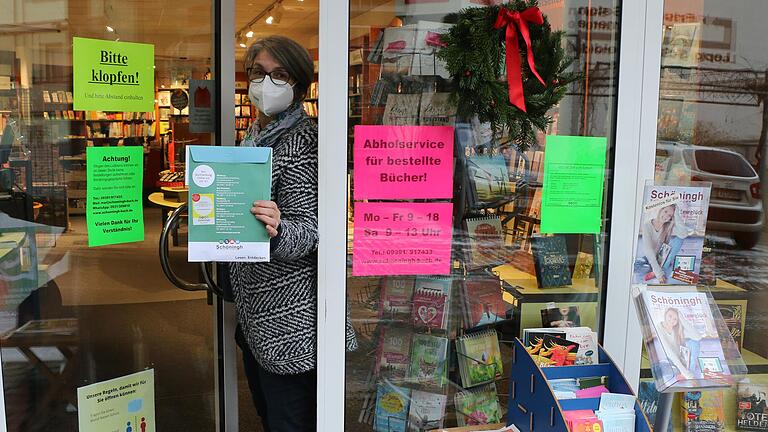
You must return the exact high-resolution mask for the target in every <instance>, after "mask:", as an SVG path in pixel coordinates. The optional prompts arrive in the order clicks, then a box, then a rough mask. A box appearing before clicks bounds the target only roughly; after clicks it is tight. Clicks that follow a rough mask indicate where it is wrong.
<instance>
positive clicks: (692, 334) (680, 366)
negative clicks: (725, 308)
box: [635, 288, 733, 391]
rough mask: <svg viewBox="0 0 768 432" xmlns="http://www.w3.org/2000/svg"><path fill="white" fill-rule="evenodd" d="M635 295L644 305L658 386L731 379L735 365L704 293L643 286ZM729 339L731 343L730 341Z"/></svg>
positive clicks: (727, 383)
mask: <svg viewBox="0 0 768 432" xmlns="http://www.w3.org/2000/svg"><path fill="white" fill-rule="evenodd" d="M694 289H695V288H694ZM635 295H636V296H637V297H638V300H640V302H641V304H642V307H643V308H644V310H641V311H638V312H640V313H639V315H641V322H642V325H643V326H644V327H645V328H644V329H643V334H644V336H645V339H646V348H647V351H648V356H649V359H650V361H651V370H652V372H653V376H654V379H655V380H656V383H657V387H658V389H659V391H666V390H667V389H669V388H670V387H676V388H680V389H701V388H716V387H727V386H730V385H731V384H732V382H733V379H732V377H731V370H730V368H729V366H728V361H727V360H726V357H725V351H724V349H723V345H722V342H721V336H720V335H719V332H718V326H717V322H716V321H715V317H714V316H713V314H712V309H711V308H710V305H709V298H708V297H707V294H706V293H704V292H697V291H687V292H683V291H672V292H670V291H657V290H651V289H640V290H639V292H636V293H635ZM638 307H640V304H638ZM725 332H727V329H726V330H725ZM725 339H730V334H728V333H726V335H725ZM725 342H726V343H728V342H730V344H733V342H732V340H726V341H725Z"/></svg>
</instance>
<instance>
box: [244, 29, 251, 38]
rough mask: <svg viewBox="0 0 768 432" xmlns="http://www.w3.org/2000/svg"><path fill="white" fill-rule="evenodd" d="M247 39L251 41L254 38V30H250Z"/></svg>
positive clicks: (246, 35)
mask: <svg viewBox="0 0 768 432" xmlns="http://www.w3.org/2000/svg"><path fill="white" fill-rule="evenodd" d="M245 37H247V38H249V39H250V38H252V37H253V30H250V29H249V30H248V33H246V34H245Z"/></svg>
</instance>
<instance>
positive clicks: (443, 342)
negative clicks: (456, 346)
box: [407, 334, 448, 387]
mask: <svg viewBox="0 0 768 432" xmlns="http://www.w3.org/2000/svg"><path fill="white" fill-rule="evenodd" d="M447 360H448V339H446V338H444V337H438V336H430V335H425V334H414V335H413V343H412V346H411V362H410V367H409V368H408V376H407V378H408V380H409V381H412V382H417V383H419V384H424V385H428V386H433V387H443V386H444V385H445V384H446V382H447V381H448V368H447Z"/></svg>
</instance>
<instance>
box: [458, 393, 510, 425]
mask: <svg viewBox="0 0 768 432" xmlns="http://www.w3.org/2000/svg"><path fill="white" fill-rule="evenodd" d="M453 400H454V404H455V406H456V420H457V422H458V423H459V426H475V425H484V424H491V423H498V422H500V421H501V417H502V415H501V408H500V407H499V396H498V394H497V393H496V384H494V383H490V384H488V385H485V386H482V387H478V388H475V389H471V390H464V391H460V392H458V393H456V395H455V396H454V399H453Z"/></svg>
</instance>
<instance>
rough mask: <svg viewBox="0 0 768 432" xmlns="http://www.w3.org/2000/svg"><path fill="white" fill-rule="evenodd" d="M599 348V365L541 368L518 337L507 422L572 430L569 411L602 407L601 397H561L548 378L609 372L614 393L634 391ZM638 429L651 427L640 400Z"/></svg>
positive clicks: (528, 430)
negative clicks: (559, 398)
mask: <svg viewBox="0 0 768 432" xmlns="http://www.w3.org/2000/svg"><path fill="white" fill-rule="evenodd" d="M598 350H599V352H598V360H599V363H598V364H595V365H578V366H553V367H544V368H540V367H539V366H537V365H536V362H535V361H534V359H533V358H532V357H531V355H530V354H528V351H526V349H525V346H523V344H522V342H521V341H520V339H517V340H515V344H514V346H513V350H512V373H511V376H510V383H509V407H508V411H507V424H514V425H515V426H517V428H518V429H519V430H520V431H521V432H533V431H536V432H563V431H568V427H567V426H566V423H565V418H564V413H565V412H566V411H572V410H586V409H590V410H596V409H598V408H599V404H600V398H599V397H597V398H582V399H564V400H557V399H556V398H555V395H554V394H553V392H552V388H551V387H550V386H549V384H548V382H547V380H550V379H562V378H585V377H595V376H607V377H608V386H607V387H608V390H609V391H610V392H611V393H622V394H630V395H634V393H633V392H632V388H631V387H630V386H629V383H627V380H626V379H625V378H624V376H623V375H622V374H621V372H620V371H619V369H618V368H617V367H616V364H615V363H614V362H613V360H611V358H610V357H609V356H608V354H606V352H605V351H604V350H603V348H602V347H598ZM635 431H636V432H650V431H651V426H650V424H649V423H648V419H647V418H646V416H645V414H644V413H643V410H642V408H641V407H640V403H639V402H637V401H635Z"/></svg>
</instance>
